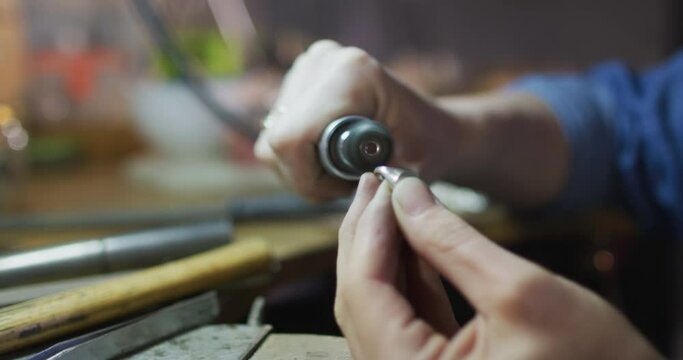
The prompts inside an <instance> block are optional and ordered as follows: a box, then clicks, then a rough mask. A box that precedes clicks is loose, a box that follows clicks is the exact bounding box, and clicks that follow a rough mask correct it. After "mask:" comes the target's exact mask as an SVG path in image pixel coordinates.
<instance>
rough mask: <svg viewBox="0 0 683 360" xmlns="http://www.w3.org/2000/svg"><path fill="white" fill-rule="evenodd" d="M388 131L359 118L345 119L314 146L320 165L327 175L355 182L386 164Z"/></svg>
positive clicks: (389, 144) (389, 147) (335, 123)
mask: <svg viewBox="0 0 683 360" xmlns="http://www.w3.org/2000/svg"><path fill="white" fill-rule="evenodd" d="M391 152H392V140H391V134H389V130H387V129H386V128H385V127H384V126H383V125H382V124H380V123H379V122H377V121H374V120H371V119H368V118H366V117H363V116H356V115H352V116H345V117H343V118H340V119H337V120H335V121H333V122H331V123H330V124H329V125H327V127H326V128H325V130H324V131H323V134H322V136H321V137H320V141H319V142H318V155H319V157H320V163H321V164H322V166H323V168H324V169H325V171H327V173H329V174H330V175H332V176H335V177H338V178H341V179H344V180H352V181H355V180H358V179H360V176H361V175H363V173H365V172H368V171H372V169H374V168H375V167H377V166H379V165H384V164H386V163H387V162H388V161H389V158H390V157H391Z"/></svg>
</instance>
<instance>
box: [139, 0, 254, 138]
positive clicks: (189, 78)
mask: <svg viewBox="0 0 683 360" xmlns="http://www.w3.org/2000/svg"><path fill="white" fill-rule="evenodd" d="M132 1H133V5H134V6H135V10H136V11H137V12H138V14H140V17H141V18H142V21H143V23H144V24H145V26H146V27H147V30H148V31H149V32H150V34H151V35H152V38H153V39H154V41H155V42H156V44H157V45H158V46H159V48H160V50H161V52H162V53H163V54H164V55H165V56H166V57H167V58H168V59H169V60H170V61H171V63H172V64H173V66H174V67H175V68H176V70H177V71H178V73H179V74H180V81H181V82H182V83H183V84H185V86H187V88H188V89H190V92H192V93H193V94H194V96H195V97H196V98H197V99H198V100H199V101H201V102H202V103H203V104H204V106H206V107H207V108H208V109H209V110H210V111H211V112H212V113H213V114H214V115H216V117H218V118H219V119H220V120H221V121H222V122H224V123H225V124H226V125H228V126H229V127H231V128H232V129H233V130H235V131H237V132H239V133H240V134H242V135H244V136H245V137H247V138H249V139H251V140H256V138H257V137H258V133H259V131H258V129H257V128H256V127H255V126H253V125H251V124H250V123H248V122H247V121H245V120H244V119H242V118H241V117H239V116H237V115H236V114H234V113H232V112H230V111H228V110H227V109H226V108H225V107H224V106H223V105H221V104H220V103H218V102H217V101H216V99H215V98H214V97H213V96H212V95H211V93H210V91H209V89H208V87H207V86H206V82H205V81H204V79H202V78H201V77H200V76H199V75H197V74H196V73H194V72H193V71H192V68H191V66H190V64H189V62H188V61H187V58H186V57H185V55H184V54H183V52H182V51H181V50H180V48H179V47H178V46H177V45H176V44H175V42H174V41H173V40H172V38H171V36H170V34H169V32H168V29H167V28H166V26H165V24H164V22H163V21H162V20H161V18H160V17H159V15H158V14H157V13H156V11H155V10H154V8H153V7H152V5H151V4H150V3H149V2H148V1H147V0H132Z"/></svg>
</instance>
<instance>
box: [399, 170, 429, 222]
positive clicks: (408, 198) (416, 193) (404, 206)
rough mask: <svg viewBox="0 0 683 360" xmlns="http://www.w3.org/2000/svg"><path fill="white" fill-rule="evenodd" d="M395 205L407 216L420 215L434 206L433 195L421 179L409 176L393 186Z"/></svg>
mask: <svg viewBox="0 0 683 360" xmlns="http://www.w3.org/2000/svg"><path fill="white" fill-rule="evenodd" d="M393 197H394V199H395V200H396V205H398V206H399V207H400V208H401V211H403V212H405V213H406V214H407V215H409V216H417V215H420V214H421V213H422V212H424V211H425V210H427V209H429V208H430V207H432V206H434V204H435V201H434V195H432V192H431V191H430V190H429V188H428V187H427V185H426V184H425V183H424V182H422V180H420V179H418V178H415V177H411V178H406V179H404V180H402V181H400V182H399V183H398V184H397V185H396V188H394V194H393Z"/></svg>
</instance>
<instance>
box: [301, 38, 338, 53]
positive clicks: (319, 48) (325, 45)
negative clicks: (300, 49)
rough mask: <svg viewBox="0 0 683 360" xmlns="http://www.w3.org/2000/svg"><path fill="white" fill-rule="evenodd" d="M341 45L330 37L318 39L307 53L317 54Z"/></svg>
mask: <svg viewBox="0 0 683 360" xmlns="http://www.w3.org/2000/svg"><path fill="white" fill-rule="evenodd" d="M339 47H340V45H339V43H337V42H336V41H334V40H330V39H323V40H318V41H316V42H314V43H313V44H311V45H310V46H309V47H308V49H307V50H306V53H307V54H309V55H315V54H319V53H323V52H326V51H327V50H332V49H336V48H339Z"/></svg>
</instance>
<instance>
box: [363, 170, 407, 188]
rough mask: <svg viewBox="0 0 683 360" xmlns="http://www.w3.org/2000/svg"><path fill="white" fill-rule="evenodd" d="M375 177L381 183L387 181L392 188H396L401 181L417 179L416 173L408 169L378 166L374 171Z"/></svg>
mask: <svg viewBox="0 0 683 360" xmlns="http://www.w3.org/2000/svg"><path fill="white" fill-rule="evenodd" d="M373 173H374V174H375V176H377V178H378V179H379V180H380V181H384V180H386V181H387V183H389V187H390V188H392V189H393V188H394V187H396V184H398V182H399V181H401V180H403V179H405V178H407V177H415V176H417V175H416V174H415V173H414V172H412V171H410V170H406V169H399V168H395V167H390V166H378V167H376V168H375V170H374V171H373Z"/></svg>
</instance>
